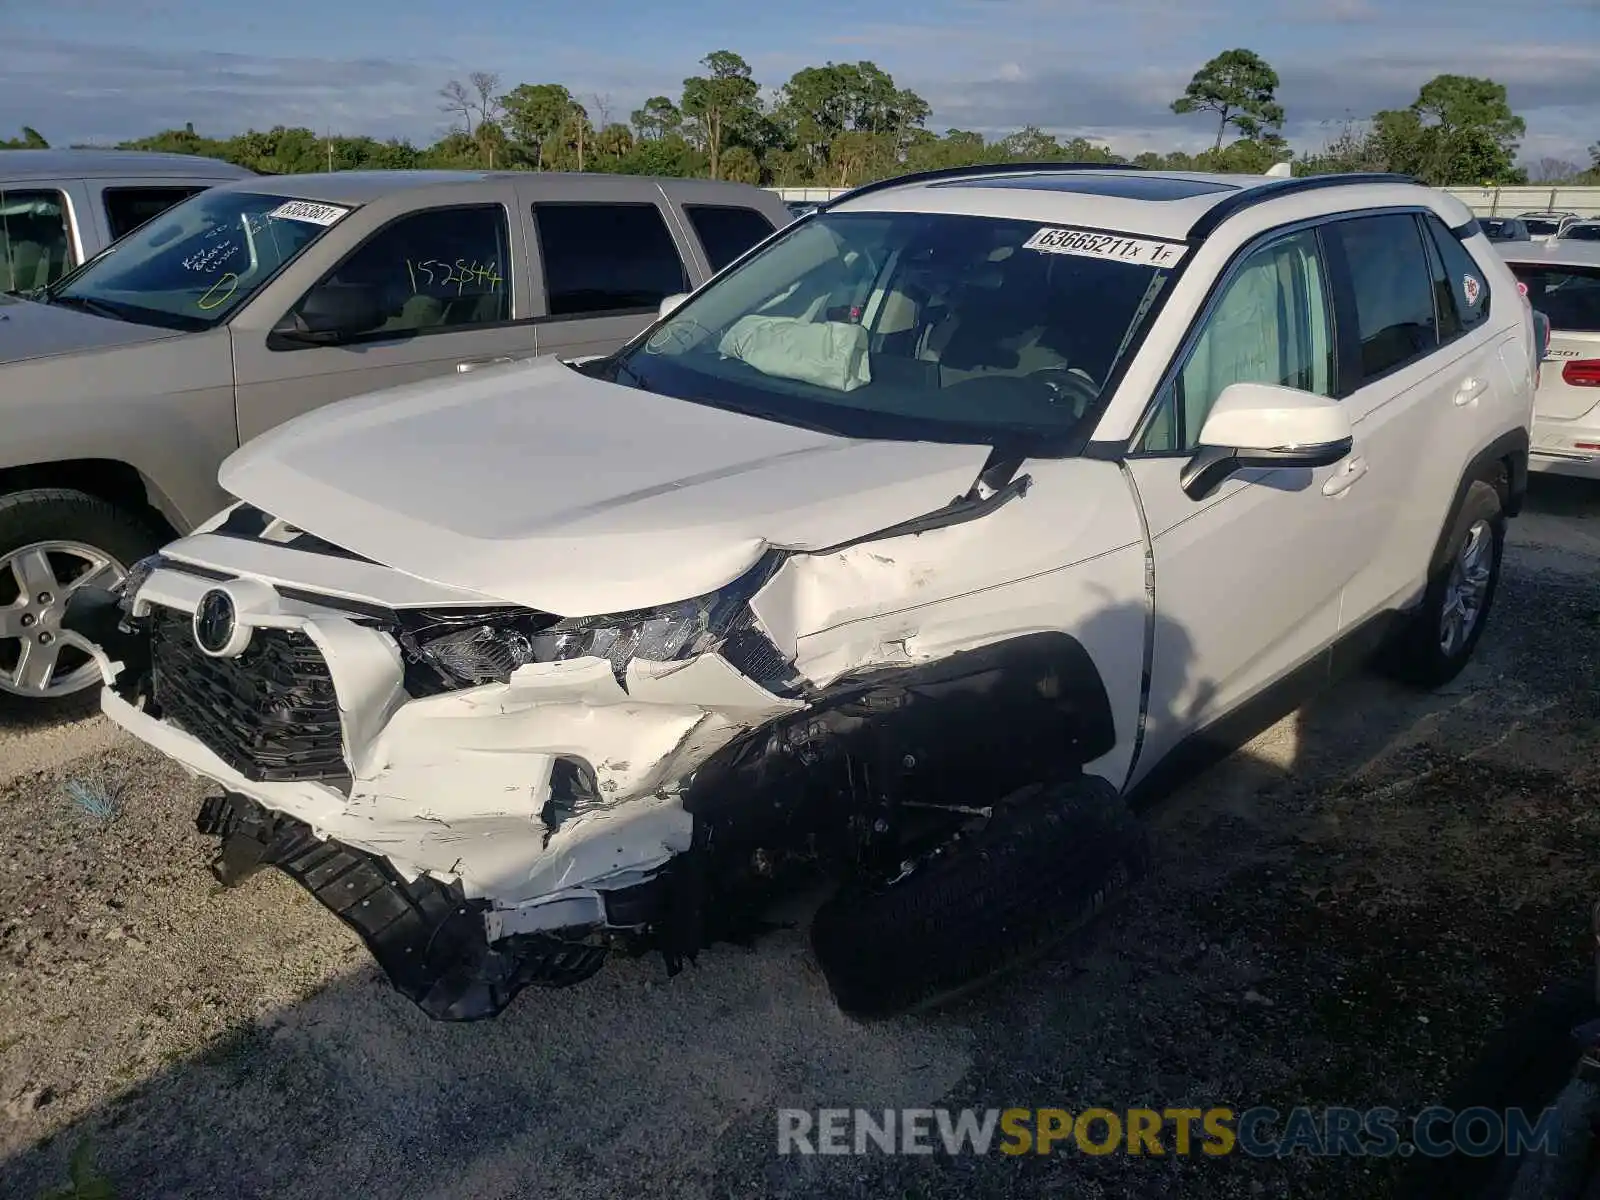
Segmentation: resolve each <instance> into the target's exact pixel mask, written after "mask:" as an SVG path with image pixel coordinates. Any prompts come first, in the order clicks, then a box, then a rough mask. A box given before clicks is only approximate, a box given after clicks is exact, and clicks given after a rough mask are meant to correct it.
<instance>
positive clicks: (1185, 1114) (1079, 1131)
mask: <svg viewBox="0 0 1600 1200" xmlns="http://www.w3.org/2000/svg"><path fill="white" fill-rule="evenodd" d="M1559 1134H1560V1124H1559V1120H1558V1118H1557V1114H1556V1112H1555V1110H1554V1109H1546V1110H1544V1111H1543V1112H1540V1113H1536V1114H1534V1115H1532V1116H1530V1115H1528V1114H1527V1113H1525V1112H1523V1110H1521V1109H1517V1108H1512V1109H1505V1110H1497V1109H1491V1108H1467V1109H1462V1110H1461V1111H1459V1112H1457V1111H1455V1110H1453V1109H1449V1108H1440V1107H1435V1108H1425V1109H1423V1110H1422V1111H1421V1112H1419V1113H1417V1114H1416V1115H1415V1116H1413V1117H1406V1116H1404V1115H1402V1114H1401V1113H1400V1112H1399V1111H1398V1110H1396V1109H1392V1108H1370V1109H1356V1108H1338V1107H1333V1108H1294V1109H1290V1110H1289V1111H1288V1112H1287V1113H1285V1112H1280V1111H1279V1110H1277V1109H1275V1108H1268V1107H1265V1106H1258V1107H1255V1108H1248V1109H1244V1110H1243V1111H1237V1110H1235V1109H1232V1108H1222V1107H1214V1108H1164V1109H1156V1108H1128V1109H1115V1110H1114V1109H1110V1108H1086V1109H1083V1110H1081V1111H1078V1112H1073V1111H1070V1110H1068V1109H1064V1108H1036V1109H1035V1108H1006V1109H999V1108H990V1109H972V1108H964V1109H948V1108H905V1109H898V1110H897V1109H866V1108H823V1109H803V1108H784V1109H779V1110H778V1153H779V1154H841V1155H843V1154H939V1153H944V1154H947V1155H968V1154H980V1155H981V1154H991V1153H999V1154H1006V1155H1020V1154H1060V1153H1080V1154H1095V1155H1101V1154H1128V1155H1135V1156H1146V1157H1152V1158H1153V1157H1160V1156H1164V1155H1168V1154H1176V1155H1180V1156H1181V1155H1195V1154H1198V1155H1208V1156H1212V1157H1218V1156H1221V1155H1231V1154H1245V1155H1248V1156H1250V1157H1253V1158H1285V1157H1288V1156H1290V1155H1309V1156H1313V1157H1328V1156H1346V1155H1349V1156H1358V1157H1361V1156H1370V1157H1379V1158H1387V1157H1390V1156H1393V1155H1399V1156H1401V1157H1410V1156H1411V1155H1413V1154H1420V1155H1424V1156H1426V1157H1430V1158H1442V1157H1444V1156H1446V1155H1449V1154H1466V1155H1470V1156H1477V1157H1481V1156H1484V1155H1490V1154H1507V1155H1512V1156H1516V1155H1523V1154H1557V1153H1559V1151H1560V1145H1559V1141H1560V1138H1559Z"/></svg>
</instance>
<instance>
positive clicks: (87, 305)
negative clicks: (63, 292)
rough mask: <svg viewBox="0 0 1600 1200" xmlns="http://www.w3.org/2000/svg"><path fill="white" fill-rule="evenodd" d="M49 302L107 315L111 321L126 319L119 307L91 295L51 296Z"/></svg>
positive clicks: (100, 315) (103, 315) (97, 314)
mask: <svg viewBox="0 0 1600 1200" xmlns="http://www.w3.org/2000/svg"><path fill="white" fill-rule="evenodd" d="M51 303H54V304H65V305H68V306H69V307H71V308H79V309H82V310H83V311H84V312H86V313H93V314H94V315H95V316H97V317H109V318H111V320H113V321H126V320H127V319H128V318H127V317H126V316H124V315H123V314H122V312H121V310H120V309H117V308H116V307H114V306H112V305H110V304H107V303H106V302H105V301H104V300H96V299H94V298H93V297H91V296H53V297H51Z"/></svg>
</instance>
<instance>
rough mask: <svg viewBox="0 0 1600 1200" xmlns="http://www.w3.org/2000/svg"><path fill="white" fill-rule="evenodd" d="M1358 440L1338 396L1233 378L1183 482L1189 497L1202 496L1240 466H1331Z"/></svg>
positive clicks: (1203, 431)
mask: <svg viewBox="0 0 1600 1200" xmlns="http://www.w3.org/2000/svg"><path fill="white" fill-rule="evenodd" d="M1354 441H1355V436H1354V434H1353V432H1352V431H1351V428H1350V417H1349V414H1348V413H1347V412H1345V409H1344V406H1343V405H1342V404H1340V403H1339V402H1338V401H1337V400H1332V399H1329V398H1328V397H1327V396H1318V395H1315V394H1314V393H1312V392H1302V391H1300V390H1299V389H1298V388H1288V387H1279V386H1278V385H1276V384H1271V383H1233V384H1229V385H1228V386H1227V387H1225V388H1223V389H1222V395H1220V396H1218V397H1217V402H1216V403H1215V404H1214V405H1212V406H1211V414H1210V415H1209V416H1208V417H1206V423H1205V425H1204V426H1202V427H1201V429H1200V448H1199V449H1198V450H1196V451H1195V454H1194V457H1193V458H1191V459H1190V460H1189V461H1188V462H1187V463H1186V464H1184V468H1183V473H1182V474H1181V475H1180V476H1179V480H1178V482H1179V484H1180V485H1181V486H1182V488H1183V491H1184V494H1185V495H1186V496H1188V497H1189V499H1191V500H1203V499H1205V497H1207V496H1209V495H1210V494H1211V493H1212V492H1214V491H1216V489H1217V488H1218V487H1219V486H1220V485H1221V484H1222V482H1223V480H1225V479H1227V478H1228V477H1229V476H1231V475H1233V474H1235V473H1236V472H1238V471H1243V470H1248V469H1251V468H1269V469H1270V468H1276V467H1328V466H1332V465H1333V464H1334V463H1336V462H1338V461H1339V460H1340V459H1342V458H1344V457H1345V456H1346V455H1348V454H1349V453H1350V449H1351V447H1352V445H1353V444H1354Z"/></svg>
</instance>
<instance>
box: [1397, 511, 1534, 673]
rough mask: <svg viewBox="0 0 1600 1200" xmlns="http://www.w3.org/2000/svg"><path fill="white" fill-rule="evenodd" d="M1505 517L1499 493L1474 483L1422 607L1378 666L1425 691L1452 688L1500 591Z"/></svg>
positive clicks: (1425, 593) (1434, 573)
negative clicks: (1445, 687) (1448, 684)
mask: <svg viewBox="0 0 1600 1200" xmlns="http://www.w3.org/2000/svg"><path fill="white" fill-rule="evenodd" d="M1505 542H1506V514H1505V508H1504V506H1503V505H1502V504H1501V501H1500V492H1499V491H1498V490H1497V489H1496V488H1495V487H1494V486H1493V485H1492V484H1489V483H1485V482H1484V481H1483V480H1481V479H1480V480H1474V481H1473V482H1472V483H1471V484H1470V485H1468V488H1467V494H1466V498H1465V499H1464V500H1463V501H1462V503H1461V507H1460V509H1459V510H1458V511H1457V512H1456V516H1455V520H1454V521H1453V522H1452V524H1451V527H1450V536H1449V538H1448V539H1447V540H1446V542H1445V551H1444V554H1443V555H1442V557H1441V561H1440V562H1439V564H1438V565H1437V566H1436V567H1435V569H1434V572H1433V574H1432V576H1431V577H1430V578H1429V580H1428V588H1427V591H1426V592H1424V593H1423V597H1422V603H1421V605H1419V606H1418V608H1417V611H1416V612H1415V613H1414V614H1412V616H1411V617H1410V618H1409V619H1408V620H1407V622H1406V624H1405V625H1404V626H1403V627H1402V628H1401V630H1400V632H1399V634H1398V635H1397V636H1396V638H1395V639H1394V641H1393V643H1392V644H1391V645H1390V646H1389V648H1388V650H1387V651H1386V653H1385V654H1384V656H1383V658H1382V659H1381V660H1380V662H1379V666H1380V667H1381V668H1382V669H1383V670H1384V671H1386V672H1387V673H1388V674H1390V675H1392V676H1394V677H1395V678H1397V679H1399V680H1401V681H1402V682H1405V683H1409V684H1412V685H1414V686H1416V687H1422V688H1436V687H1440V686H1442V685H1443V684H1446V683H1449V682H1450V681H1451V680H1452V679H1454V678H1455V677H1456V676H1457V675H1459V674H1460V673H1461V669H1462V668H1463V667H1465V666H1466V665H1467V662H1468V660H1469V659H1471V658H1472V652H1473V651H1474V650H1475V649H1476V648H1477V645H1478V639H1479V638H1480V637H1482V636H1483V628H1484V625H1485V624H1487V622H1488V619H1489V609H1490V607H1491V605H1493V603H1494V596H1495V592H1496V590H1497V589H1498V587H1499V585H1500V562H1501V558H1502V557H1503V555H1504V553H1505Z"/></svg>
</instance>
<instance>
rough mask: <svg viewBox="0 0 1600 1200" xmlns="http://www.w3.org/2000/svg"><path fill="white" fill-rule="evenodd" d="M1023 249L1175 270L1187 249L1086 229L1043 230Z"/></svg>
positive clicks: (1167, 243)
mask: <svg viewBox="0 0 1600 1200" xmlns="http://www.w3.org/2000/svg"><path fill="white" fill-rule="evenodd" d="M1022 247H1023V249H1024V250H1037V251H1039V252H1040V253H1042V254H1075V255H1078V256H1080V257H1083V258H1108V259H1111V260H1112V261H1114V262H1129V263H1138V264H1140V265H1142V266H1147V267H1175V266H1177V265H1178V263H1180V262H1182V261H1183V256H1184V255H1185V254H1187V253H1188V252H1189V247H1188V246H1185V245H1184V244H1183V243H1181V242H1162V241H1156V240H1154V239H1152V238H1136V237H1123V236H1122V235H1121V234H1116V233H1095V232H1094V231H1093V230H1089V229H1060V228H1054V229H1052V228H1045V229H1041V230H1039V232H1037V233H1035V234H1034V235H1033V236H1032V237H1031V238H1029V239H1028V240H1027V241H1026V242H1024V243H1022Z"/></svg>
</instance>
